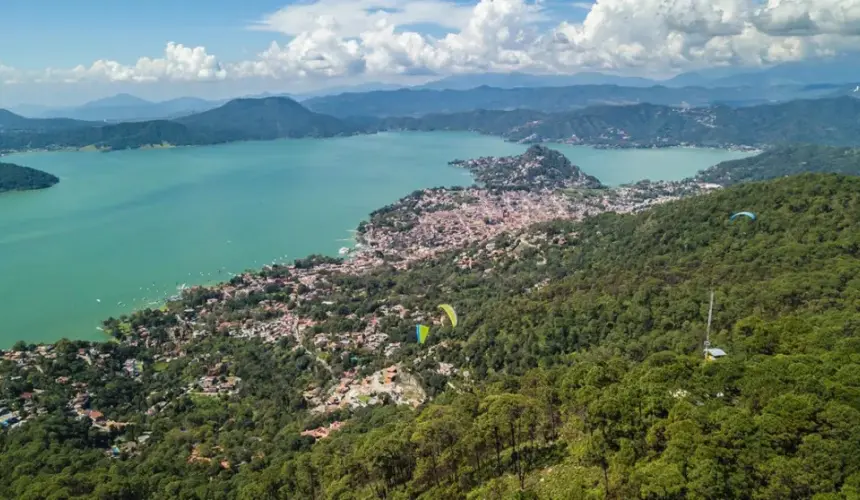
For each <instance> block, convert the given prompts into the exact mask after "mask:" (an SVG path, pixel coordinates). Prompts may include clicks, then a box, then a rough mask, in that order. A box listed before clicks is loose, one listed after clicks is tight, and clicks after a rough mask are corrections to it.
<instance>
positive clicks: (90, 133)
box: [0, 97, 376, 152]
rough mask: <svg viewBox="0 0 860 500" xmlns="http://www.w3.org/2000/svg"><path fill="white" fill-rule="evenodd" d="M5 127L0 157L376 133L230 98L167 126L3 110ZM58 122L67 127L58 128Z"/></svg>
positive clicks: (277, 104)
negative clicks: (51, 151)
mask: <svg viewBox="0 0 860 500" xmlns="http://www.w3.org/2000/svg"><path fill="white" fill-rule="evenodd" d="M4 117H5V119H4ZM12 118H14V120H13V119H12ZM7 122H8V123H11V124H13V125H15V124H17V125H16V126H17V128H14V129H13V128H11V127H10V128H9V130H8V133H2V134H0V152H3V151H18V150H23V149H51V148H83V147H95V148H98V149H106V150H116V149H132V148H140V147H146V146H157V147H163V146H189V145H205V144H220V143H224V142H231V141H241V140H253V139H259V140H265V139H278V138H288V137H332V136H336V135H346V134H352V133H355V132H357V131H361V130H375V129H376V128H375V127H370V128H367V127H359V126H357V125H353V124H349V123H346V122H343V121H341V120H338V119H337V118H334V117H331V116H326V115H321V114H318V113H314V112H312V111H309V110H308V109H306V108H304V107H303V106H302V105H301V104H299V103H297V102H296V101H293V100H292V99H287V98H285V97H269V98H265V99H235V100H233V101H230V102H228V103H227V104H225V105H223V106H221V107H219V108H216V109H212V110H209V111H204V112H202V113H198V114H194V115H190V116H186V117H183V118H180V119H177V120H173V121H171V120H150V121H140V122H124V123H119V124H111V125H104V124H93V123H91V122H74V121H71V120H67V119H46V120H37V119H29V118H23V117H20V116H18V115H15V114H13V113H10V112H8V111H2V112H0V124H2V123H7ZM64 123H66V124H69V126H66V127H65V128H62V127H59V126H58V125H59V124H64ZM39 124H50V125H52V126H54V128H53V129H50V128H46V127H45V126H42V127H41V128H36V125H39ZM72 124H77V126H71V125H72ZM25 125H26V126H27V127H29V128H27V127H25ZM0 131H3V129H0Z"/></svg>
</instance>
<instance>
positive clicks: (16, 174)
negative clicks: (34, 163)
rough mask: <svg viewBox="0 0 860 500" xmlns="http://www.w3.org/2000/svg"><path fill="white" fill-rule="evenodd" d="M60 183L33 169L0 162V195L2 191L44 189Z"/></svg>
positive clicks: (50, 176)
mask: <svg viewBox="0 0 860 500" xmlns="http://www.w3.org/2000/svg"><path fill="white" fill-rule="evenodd" d="M58 182H60V179H59V178H58V177H57V176H55V175H52V174H49V173H47V172H42V171H41V170H36V169H35V168H30V167H22V166H20V165H15V164H13V163H3V162H0V193H2V192H4V191H27V190H31V189H44V188H49V187H51V186H53V185H54V184H56V183H58Z"/></svg>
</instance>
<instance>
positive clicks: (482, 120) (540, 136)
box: [383, 97, 860, 147]
mask: <svg viewBox="0 0 860 500" xmlns="http://www.w3.org/2000/svg"><path fill="white" fill-rule="evenodd" d="M858 116H860V99H854V98H852V97H837V98H828V99H815V100H796V101H790V102H785V103H779V104H766V105H758V106H749V107H743V108H730V107H727V106H715V107H701V108H679V107H669V106H661V105H655V104H635V105H629V106H592V107H588V108H585V109H581V110H576V111H568V112H560V113H541V112H537V111H525V110H513V111H492V112H488V111H472V112H465V113H457V114H448V115H431V116H427V117H424V118H417V119H416V118H390V119H386V120H384V121H383V126H384V127H385V128H394V129H397V128H403V129H409V130H473V131H476V132H481V133H485V134H492V135H501V136H502V137H505V138H507V139H509V140H514V141H525V142H538V141H565V142H571V143H582V144H590V145H596V146H605V147H655V146H657V147H669V146H678V145H698V146H709V147H725V146H732V145H742V146H754V147H764V146H774V145H785V144H793V143H815V144H823V145H832V146H858V145H860V139H858V137H860V120H858Z"/></svg>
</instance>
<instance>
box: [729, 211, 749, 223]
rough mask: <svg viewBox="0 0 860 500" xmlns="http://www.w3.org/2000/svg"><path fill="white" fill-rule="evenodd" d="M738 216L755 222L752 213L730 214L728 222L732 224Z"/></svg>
mask: <svg viewBox="0 0 860 500" xmlns="http://www.w3.org/2000/svg"><path fill="white" fill-rule="evenodd" d="M740 216H744V217H749V218H750V219H751V220H755V214H754V213H752V212H738V213H736V214H732V216H731V217H729V221H731V222H734V220H735V219H737V218H738V217H740Z"/></svg>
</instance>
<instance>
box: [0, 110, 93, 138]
mask: <svg viewBox="0 0 860 500" xmlns="http://www.w3.org/2000/svg"><path fill="white" fill-rule="evenodd" d="M95 125H97V123H95V122H86V121H82V120H72V119H70V118H25V117H23V116H20V115H16V114H15V113H13V112H11V111H8V110H5V109H0V134H4V133H11V132H18V131H22V130H26V131H37V132H48V131H55V130H64V129H70V128H78V127H91V126H95Z"/></svg>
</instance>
